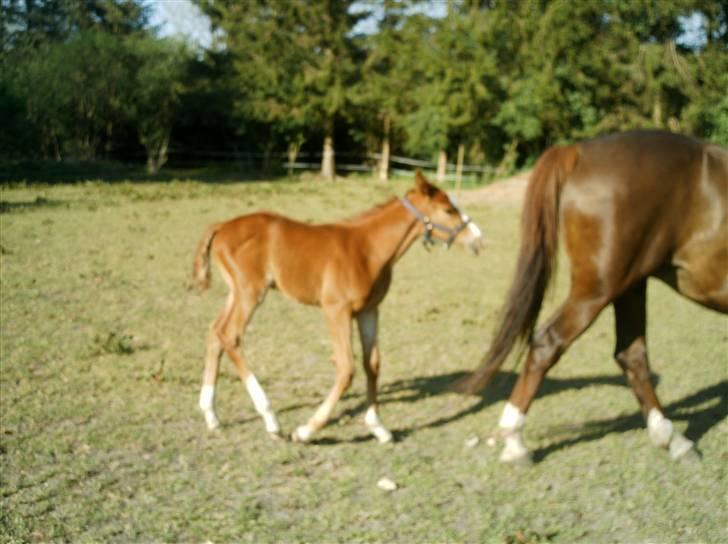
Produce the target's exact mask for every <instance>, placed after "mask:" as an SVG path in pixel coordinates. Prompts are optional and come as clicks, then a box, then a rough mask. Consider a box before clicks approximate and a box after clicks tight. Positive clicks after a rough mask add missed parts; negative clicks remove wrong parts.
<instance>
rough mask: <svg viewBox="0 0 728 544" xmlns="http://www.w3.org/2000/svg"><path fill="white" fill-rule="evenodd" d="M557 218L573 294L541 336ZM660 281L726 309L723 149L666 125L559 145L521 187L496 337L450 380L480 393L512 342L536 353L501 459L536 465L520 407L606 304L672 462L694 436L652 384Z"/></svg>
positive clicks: (506, 423) (513, 402)
mask: <svg viewBox="0 0 728 544" xmlns="http://www.w3.org/2000/svg"><path fill="white" fill-rule="evenodd" d="M559 225H561V230H562V233H563V237H564V241H565V243H566V254H567V257H568V259H569V263H570V265H571V266H570V268H571V288H570V291H569V294H568V296H567V298H566V300H565V301H564V303H563V304H562V305H561V306H560V308H559V309H558V310H557V311H556V313H555V314H554V315H553V316H552V317H551V318H550V319H549V320H548V321H546V322H545V323H544V324H543V325H542V326H541V327H540V328H538V329H537V330H536V331H535V333H534V329H535V325H536V320H537V318H538V314H539V311H540V308H541V303H542V301H543V297H544V293H545V291H546V289H547V287H548V285H549V279H550V278H551V275H552V272H553V270H554V259H555V257H556V249H557V242H558V236H559ZM649 276H655V277H657V278H660V279H662V280H664V281H665V282H666V283H668V284H669V285H670V286H672V287H673V288H674V289H676V290H677V291H678V292H679V293H681V294H683V295H684V296H686V297H688V298H690V299H692V300H694V301H696V302H698V303H700V304H702V305H704V306H707V307H708V308H712V309H713V310H717V311H719V312H723V313H726V312H728V151H727V150H726V149H723V148H720V147H717V146H715V145H710V144H705V143H702V142H700V141H697V140H694V139H692V138H688V137H685V136H679V135H676V134H670V133H666V132H660V131H634V132H627V133H624V134H615V135H611V136H606V137H602V138H598V139H595V140H591V141H585V142H582V143H578V144H575V145H570V146H566V147H553V148H551V149H549V150H548V151H546V153H544V155H543V156H542V157H541V158H540V159H539V161H538V163H537V164H536V167H535V169H534V171H533V174H532V176H531V180H530V183H529V186H528V190H527V192H526V197H525V202H524V207H523V214H522V217H521V248H520V253H519V256H518V263H517V265H516V272H515V278H514V281H513V284H512V286H511V288H510V292H509V294H508V298H507V300H506V303H505V305H504V308H503V311H502V316H501V322H500V325H499V327H498V329H497V332H496V334H495V339H494V341H493V344H492V345H491V347H490V349H489V351H488V353H487V354H486V355H485V357H484V359H483V361H482V363H481V365H480V367H479V368H478V369H477V370H476V371H475V372H474V373H473V374H471V375H470V376H468V377H466V378H464V379H463V380H461V381H460V382H457V383H456V384H454V389H456V390H458V391H461V392H466V393H473V392H475V391H477V390H479V389H481V388H483V387H485V385H486V384H487V383H488V382H489V381H490V380H491V378H492V377H493V375H494V374H495V373H496V372H497V370H498V369H499V368H500V366H501V365H502V363H503V361H504V359H505V358H506V356H507V355H508V353H509V352H510V351H511V350H512V349H513V347H514V345H516V344H517V343H520V344H521V345H522V344H523V343H524V342H525V341H528V345H529V353H528V356H527V359H526V364H525V367H524V368H523V370H522V372H521V374H520V376H519V378H518V381H517V382H516V385H515V387H514V389H513V391H512V393H511V396H510V398H509V401H508V403H507V404H506V406H505V409H504V411H503V414H502V416H501V419H500V422H499V427H500V429H501V435H502V436H503V438H504V440H505V447H504V449H503V452H502V454H501V460H502V461H506V462H511V461H513V462H522V461H525V462H529V461H530V455H529V453H528V450H527V448H526V447H525V445H524V443H523V440H522V438H521V432H522V430H523V427H524V423H525V414H526V412H527V411H528V408H529V406H530V404H531V402H532V401H533V398H534V396H535V394H536V391H537V389H538V387H539V385H540V384H541V381H542V380H543V378H544V376H545V374H546V372H547V371H548V370H549V369H550V368H551V367H552V366H553V365H554V364H556V362H557V361H558V360H559V357H560V356H561V354H562V353H564V351H566V349H567V348H568V347H569V345H570V344H571V343H572V342H573V341H574V340H576V338H577V337H578V336H579V335H580V334H581V333H583V332H584V331H585V330H586V329H587V328H588V327H589V326H590V325H591V323H592V322H593V321H594V320H595V318H596V317H597V315H599V313H600V312H601V311H602V309H604V308H605V307H606V306H607V305H609V304H612V305H613V306H614V313H615V321H616V337H617V338H616V348H615V352H614V353H615V359H616V361H617V363H618V364H619V366H620V367H621V369H622V371H623V372H624V373H625V375H626V378H627V381H628V382H629V383H630V385H631V386H632V389H633V391H634V393H635V395H636V396H637V401H638V402H639V405H640V408H641V410H642V413H643V415H644V417H645V418H646V421H647V429H648V432H649V436H650V438H651V439H652V441H653V443H654V444H655V445H657V446H661V447H665V448H669V451H670V454H671V456H672V457H673V458H678V457H681V456H683V455H685V454H686V453H688V452H690V453H691V456H695V454H694V453H693V452H694V450H693V449H692V446H693V443H692V442H691V441H689V440H687V439H686V438H684V437H683V436H682V435H681V434H679V433H678V432H677V431H676V430H674V429H673V426H672V423H671V422H670V420H668V419H666V418H665V416H664V414H663V410H662V407H661V406H660V403H659V401H658V399H657V396H656V395H655V390H654V387H653V385H652V382H651V377H650V369H649V365H648V359H647V344H646V339H645V331H646V311H645V301H646V292H647V278H648V277H649Z"/></svg>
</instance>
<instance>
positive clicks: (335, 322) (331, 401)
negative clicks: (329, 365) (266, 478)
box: [291, 307, 354, 442]
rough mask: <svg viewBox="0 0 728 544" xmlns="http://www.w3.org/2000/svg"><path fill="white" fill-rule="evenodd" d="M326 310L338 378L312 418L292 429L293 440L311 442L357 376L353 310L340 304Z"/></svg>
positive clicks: (325, 308)
mask: <svg viewBox="0 0 728 544" xmlns="http://www.w3.org/2000/svg"><path fill="white" fill-rule="evenodd" d="M323 310H324V315H325V317H326V324H327V325H328V328H329V332H330V333H331V341H332V343H333V347H334V362H335V365H336V381H335V382H334V386H333V387H332V388H331V391H330V392H329V394H328V396H327V397H326V399H325V400H324V402H323V403H322V404H321V406H319V407H318V409H317V410H316V412H315V413H314V415H313V416H312V417H311V419H309V420H308V422H307V423H306V424H305V425H301V426H300V427H298V428H297V429H296V430H295V431H294V432H293V434H292V435H291V439H292V440H293V441H294V442H308V441H309V440H310V439H311V436H312V435H313V433H315V432H316V431H318V430H319V429H321V428H322V427H323V426H324V425H326V422H327V421H328V420H329V418H330V417H331V413H332V412H333V410H334V406H336V403H337V402H338V401H339V399H340V398H341V395H343V394H344V391H346V390H347V389H348V388H349V386H350V385H351V380H352V378H353V376H354V362H353V355H352V351H351V312H350V311H349V310H348V309H343V308H340V307H324V308H323Z"/></svg>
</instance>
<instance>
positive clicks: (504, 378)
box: [320, 372, 728, 461]
mask: <svg viewBox="0 0 728 544" xmlns="http://www.w3.org/2000/svg"><path fill="white" fill-rule="evenodd" d="M463 376H464V373H462V372H454V373H449V374H442V375H439V376H430V377H419V378H412V379H408V380H400V381H397V382H394V383H392V384H389V385H387V386H385V387H383V388H382V389H381V391H380V404H389V403H397V402H420V401H422V400H424V399H426V398H428V397H432V396H435V395H440V394H444V393H446V392H448V386H449V385H450V384H452V383H453V382H454V381H455V380H457V379H459V378H462V377H463ZM517 378H518V374H517V373H516V372H501V373H500V374H499V375H498V376H497V377H496V379H495V380H494V382H493V383H492V384H491V385H490V386H489V387H487V388H486V389H485V390H484V391H482V392H481V393H480V394H479V395H477V396H476V397H477V398H478V400H477V402H475V403H474V404H472V405H470V406H468V407H467V408H464V409H463V410H460V411H458V412H456V413H454V414H450V415H448V416H445V417H440V418H437V419H434V420H431V421H428V422H426V423H423V424H421V425H416V426H412V427H407V428H404V429H398V430H393V434H394V436H395V439H397V440H401V439H404V438H406V437H407V436H409V435H410V434H413V433H416V432H417V431H420V430H422V429H428V428H437V427H442V426H444V425H447V424H449V423H452V422H454V421H457V420H459V419H461V418H463V417H466V416H468V415H471V414H475V413H477V412H480V411H481V410H483V409H484V408H486V407H488V406H491V405H493V404H496V403H498V402H503V401H505V400H506V399H508V397H509V396H510V393H511V390H512V389H513V386H514V385H515V383H516V379H517ZM653 380H654V382H655V383H657V382H658V381H659V377H657V376H654V377H653ZM595 385H596V386H600V385H608V386H618V387H627V385H626V383H625V380H624V378H623V377H622V376H620V375H614V376H586V377H580V378H549V377H548V376H547V377H546V378H545V379H544V381H543V383H542V384H541V387H540V388H539V391H538V396H537V398H539V397H544V396H548V395H552V394H556V393H560V392H561V391H565V390H575V389H580V388H583V387H587V386H595ZM535 409H536V410H537V409H538V403H537V404H536V407H535ZM364 410H366V402H364V401H362V402H361V403H360V404H358V405H357V406H356V407H354V408H351V409H349V410H347V411H346V412H345V413H344V414H342V415H341V416H339V417H344V416H347V417H355V416H357V415H359V414H362V413H363V412H364ZM664 410H665V414H666V416H667V417H668V418H670V419H672V420H674V421H687V422H688V426H687V429H686V431H685V436H686V437H687V438H689V439H690V440H692V441H694V442H696V443H697V442H698V441H699V440H700V438H702V437H703V435H705V434H706V433H707V432H708V431H709V430H710V429H711V428H713V427H714V426H715V425H717V424H718V423H719V422H720V421H722V420H723V419H724V418H726V417H728V380H723V381H721V382H719V383H717V384H715V385H711V386H708V387H705V388H703V389H701V390H700V391H697V392H695V393H693V394H691V395H688V396H686V397H685V398H683V399H681V400H678V401H675V402H672V403H670V404H669V405H667V406H664ZM644 428H645V423H644V419H643V417H642V413H641V412H640V411H639V410H635V411H634V412H633V413H632V414H629V415H625V416H618V417H615V418H605V419H598V420H593V421H587V422H584V423H583V424H581V425H578V426H570V427H569V428H565V429H558V428H554V429H553V430H554V431H555V433H556V434H557V435H558V434H559V433H560V432H561V433H563V434H568V435H569V436H568V437H565V438H563V439H561V440H559V439H558V438H557V440H556V441H555V442H553V443H552V444H550V445H548V446H547V447H544V448H540V449H538V450H536V451H534V452H533V456H534V460H535V461H541V460H543V459H544V458H546V457H547V456H548V455H550V454H552V453H554V452H556V451H559V450H562V449H564V448H568V447H570V446H573V445H576V444H579V443H582V442H590V441H592V440H599V439H601V438H602V437H604V436H606V435H608V434H611V433H624V432H627V431H632V430H639V429H644ZM370 439H372V438H370V437H368V436H365V437H360V438H359V439H357V441H364V440H370ZM320 443H321V444H334V443H336V441H335V440H331V439H328V440H326V441H322V442H320Z"/></svg>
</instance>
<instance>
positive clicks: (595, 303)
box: [498, 295, 606, 463]
mask: <svg viewBox="0 0 728 544" xmlns="http://www.w3.org/2000/svg"><path fill="white" fill-rule="evenodd" d="M605 304H606V303H605V301H604V299H593V298H590V299H583V298H579V297H576V296H573V295H572V296H570V297H569V299H567V301H566V302H565V303H564V304H563V305H562V306H561V308H560V309H559V310H558V311H557V312H556V314H554V315H553V316H552V317H551V319H549V321H548V322H547V323H546V324H545V325H544V326H543V327H542V328H541V329H539V330H538V331H536V333H535V334H534V335H533V339H532V340H531V346H530V350H529V353H528V358H527V359H526V365H525V367H524V368H523V370H522V371H521V374H520V376H519V377H518V381H517V382H516V385H515V386H514V388H513V391H512V392H511V396H510V398H509V399H508V402H507V403H506V406H505V408H504V410H503V414H502V415H501V418H500V421H499V423H498V425H499V427H500V432H501V436H502V437H503V439H504V441H505V446H504V448H503V451H502V452H501V456H500V460H501V461H503V462H507V463H529V462H530V459H531V457H530V454H529V451H528V449H527V448H526V446H525V444H524V443H523V438H522V432H523V428H524V426H525V423H526V412H527V411H528V408H529V406H530V405H531V402H532V401H533V398H534V397H535V395H536V392H537V391H538V388H539V386H540V385H541V382H542V381H543V379H544V376H545V375H546V372H548V370H549V369H550V368H551V367H552V366H553V365H555V364H556V362H557V361H558V360H559V358H560V357H561V354H562V353H564V351H566V349H567V348H568V347H569V346H570V345H571V343H572V342H573V341H574V340H576V338H577V337H578V336H579V335H580V334H581V333H582V332H584V331H585V330H586V329H587V328H588V327H589V325H591V324H592V322H593V321H594V319H595V318H596V317H597V315H598V314H599V312H600V311H601V310H602V308H603V307H604V305H605Z"/></svg>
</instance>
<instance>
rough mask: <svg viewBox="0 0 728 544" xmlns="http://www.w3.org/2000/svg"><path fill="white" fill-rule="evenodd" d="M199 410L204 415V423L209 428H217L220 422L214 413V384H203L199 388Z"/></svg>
mask: <svg viewBox="0 0 728 544" xmlns="http://www.w3.org/2000/svg"><path fill="white" fill-rule="evenodd" d="M199 404H200V410H202V413H203V415H204V416H205V423H207V428H208V429H210V430H214V429H217V428H218V427H219V426H220V422H219V421H218V419H217V416H216V415H215V386H214V385H203V386H202V389H201V390H200V403H199Z"/></svg>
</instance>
